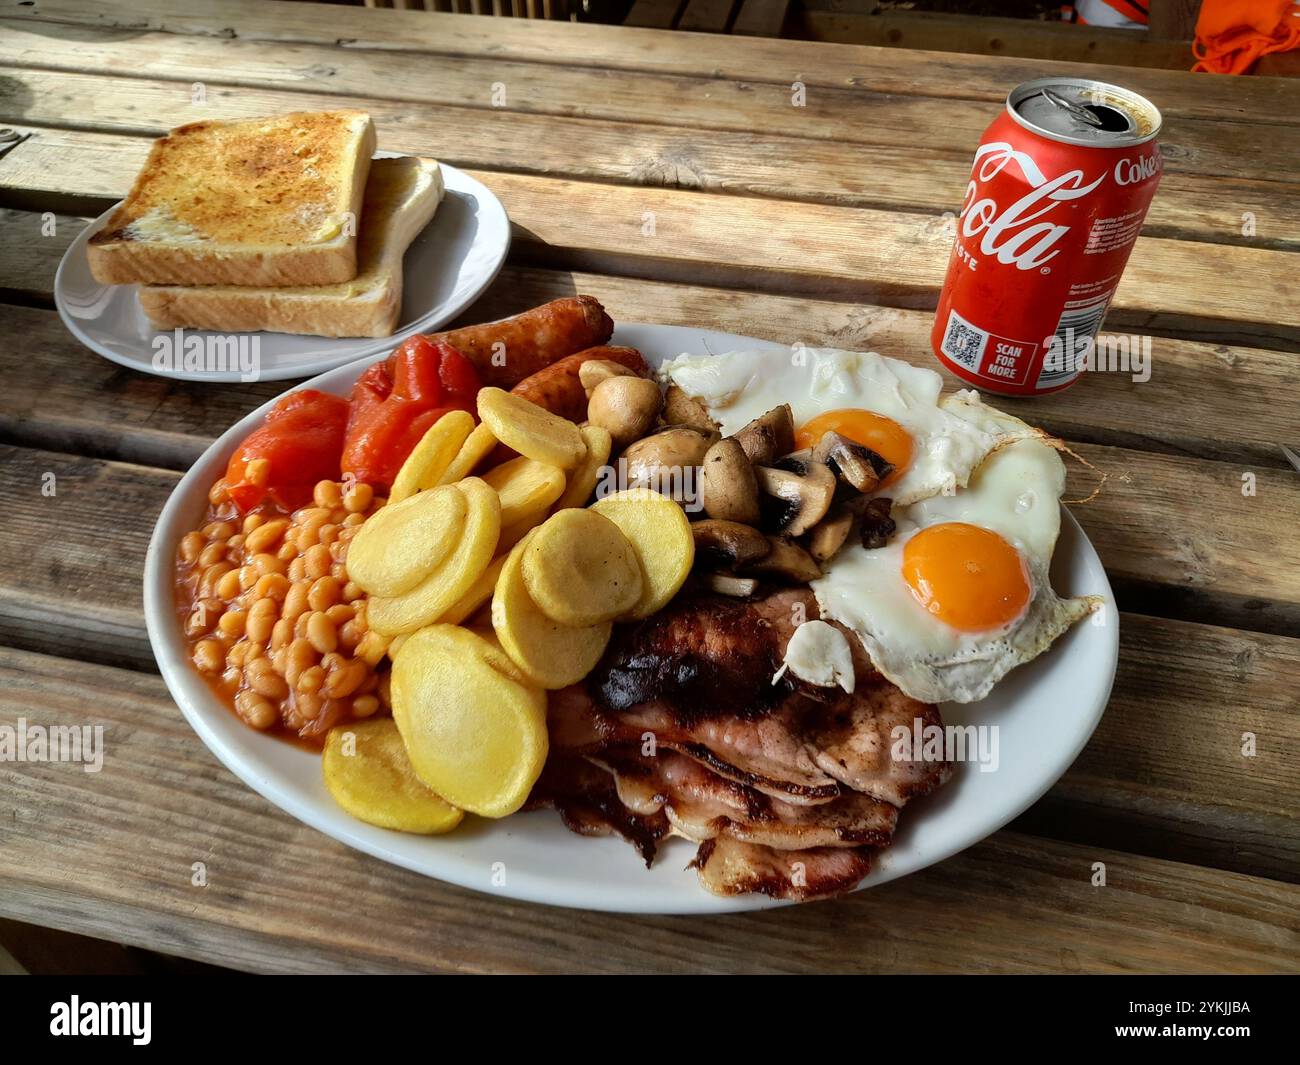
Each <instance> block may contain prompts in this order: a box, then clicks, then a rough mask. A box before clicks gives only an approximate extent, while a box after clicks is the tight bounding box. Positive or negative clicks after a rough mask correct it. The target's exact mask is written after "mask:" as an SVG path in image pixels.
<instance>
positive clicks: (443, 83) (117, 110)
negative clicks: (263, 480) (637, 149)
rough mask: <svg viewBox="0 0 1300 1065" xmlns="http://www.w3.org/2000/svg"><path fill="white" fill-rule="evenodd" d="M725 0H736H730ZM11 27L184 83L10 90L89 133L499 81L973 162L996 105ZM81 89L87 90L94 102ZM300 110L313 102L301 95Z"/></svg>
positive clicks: (39, 60) (1234, 148)
mask: <svg viewBox="0 0 1300 1065" xmlns="http://www.w3.org/2000/svg"><path fill="white" fill-rule="evenodd" d="M718 2H720V3H722V4H724V5H727V4H729V3H730V2H731V0H718ZM728 9H729V8H728ZM5 25H6V27H7V29H8V28H9V27H12V30H11V31H9V32H6V33H5V34H3V35H0V49H3V51H0V59H5V60H8V61H11V62H12V64H13V65H14V66H16V67H22V68H30V67H35V68H38V69H46V68H50V67H53V68H56V69H60V70H63V71H70V72H90V73H110V72H111V73H115V74H119V75H128V76H130V77H132V78H134V77H136V76H137V75H145V74H148V75H155V76H157V77H161V78H165V79H169V80H172V81H174V82H177V84H173V85H171V86H170V88H169V89H167V90H166V91H165V92H163V93H161V94H160V93H159V92H158V91H157V90H154V91H153V92H152V93H151V91H150V89H149V87H147V86H141V85H137V84H133V83H132V82H123V83H120V84H118V85H112V84H110V83H86V88H85V90H84V91H82V92H80V93H78V92H76V90H75V89H72V90H69V89H68V88H65V87H64V85H63V83H61V82H59V81H57V80H55V81H53V82H50V83H49V84H40V83H37V84H31V85H25V84H24V79H25V77H26V76H27V75H24V74H19V73H18V72H15V73H14V75H13V76H14V77H15V78H17V79H18V80H17V81H15V83H13V84H12V85H5V86H4V88H5V89H6V94H7V95H8V96H10V97H11V99H12V100H13V103H14V104H17V105H19V106H20V107H22V108H25V110H18V113H15V114H13V115H12V116H11V117H13V118H15V119H21V120H22V121H25V122H30V123H32V124H37V125H39V124H41V123H42V122H48V123H49V124H53V125H64V124H67V123H68V117H69V116H75V118H74V119H73V121H72V124H74V125H78V126H80V127H81V128H93V124H94V123H96V122H97V121H99V122H109V123H112V124H114V125H118V126H124V125H128V124H130V123H132V122H134V123H135V126H136V128H139V127H140V125H141V124H142V123H148V124H149V125H148V128H149V129H151V130H154V129H158V128H159V126H161V128H163V129H165V128H166V126H167V123H160V122H159V120H157V119H155V118H153V114H154V112H153V106H152V105H153V103H154V102H155V100H154V99H151V95H152V96H155V97H156V96H159V95H161V96H162V101H163V103H164V106H169V107H170V108H172V109H175V108H178V107H183V108H184V115H185V117H184V118H183V119H182V120H181V121H193V120H194V119H195V118H196V117H205V118H206V117H214V116H215V112H214V111H213V110H212V109H211V108H209V107H208V106H207V104H206V100H208V99H212V98H216V99H217V100H219V99H220V98H222V97H228V96H230V95H233V94H235V93H234V89H233V88H232V87H236V86H237V87H239V88H241V89H263V88H266V87H268V86H274V87H276V88H283V89H293V90H295V91H315V92H318V93H325V94H351V95H354V96H364V97H366V98H368V99H372V100H384V99H388V100H405V101H410V102H419V103H431V104H439V105H448V104H450V105H460V106H468V107H475V108H479V109H490V108H492V107H494V106H496V104H497V102H499V96H498V97H497V98H495V99H494V97H493V92H494V90H493V88H492V86H494V85H502V86H504V87H505V92H506V96H505V106H506V107H507V108H509V109H511V110H515V111H527V112H533V113H539V114H558V115H572V116H580V117H586V118H603V119H614V120H621V121H630V122H638V123H640V122H652V123H655V124H658V125H669V126H687V127H691V128H697V129H726V130H731V131H757V132H763V133H766V134H780V135H784V136H791V137H799V138H816V139H830V140H836V141H844V142H849V143H858V144H871V145H893V146H915V145H916V143H917V133H918V131H921V132H922V133H923V134H924V137H923V140H922V144H923V145H924V147H926V148H927V149H930V150H934V151H948V152H953V153H958V154H961V155H963V156H965V157H966V159H967V161H968V160H969V158H970V156H971V154H972V153H973V152H974V149H975V146H976V144H978V142H979V138H980V134H981V133H982V132H983V130H984V128H985V127H986V126H987V125H988V124H989V122H990V121H992V119H993V118H994V116H995V114H996V111H995V110H994V109H993V108H990V107H989V106H988V105H987V104H986V103H985V102H983V101H967V100H935V99H931V98H927V97H924V96H909V95H891V94H882V93H875V92H870V91H867V90H864V89H857V88H830V87H827V88H822V89H819V90H817V91H812V92H808V91H805V93H804V94H803V96H802V101H801V104H800V105H799V106H792V92H791V83H789V82H785V83H764V82H756V81H749V80H724V79H720V78H717V77H714V76H710V77H707V78H700V77H694V78H691V77H677V76H666V75H652V74H636V73H622V74H620V75H619V76H617V77H613V76H610V75H609V74H608V73H606V72H600V71H591V70H582V69H576V68H575V69H570V68H561V67H556V66H551V65H548V66H539V65H538V64H534V63H511V62H508V61H505V60H503V59H501V58H498V57H495V56H494V57H491V58H487V59H484V58H457V57H447V58H444V59H441V60H440V61H439V62H438V64H437V67H436V77H434V76H430V70H429V63H428V60H427V59H425V58H424V57H421V56H403V55H400V54H393V53H383V52H340V50H339V49H337V48H321V47H318V46H308V45H293V46H285V45H264V44H257V43H249V42H244V41H241V40H224V39H216V40H214V39H210V38H204V37H190V38H186V37H177V36H175V35H169V34H152V35H149V36H147V37H143V38H141V37H136V38H132V39H130V40H125V41H123V40H111V39H110V40H103V39H102V38H101V39H100V40H98V41H95V40H91V41H84V40H78V41H75V42H68V43H67V44H66V45H64V46H63V47H59V46H58V45H57V43H54V44H52V43H51V42H50V41H49V39H48V38H47V37H43V36H41V35H39V34H33V33H31V32H29V31H26V30H25V29H24V27H23V26H22V24H17V25H15V24H14V23H12V22H10V23H6V24H5ZM196 81H197V82H202V83H203V84H204V85H205V86H206V87H207V90H206V91H207V95H206V97H205V104H204V105H203V106H201V107H196V106H195V105H194V104H193V100H192V96H193V85H194V83H195V82H196ZM64 93H67V96H66V98H65V96H64ZM82 98H88V102H89V105H90V106H89V108H88V109H87V108H86V107H84V106H83V105H82ZM279 106H281V107H284V106H286V105H284V104H281V105H279ZM287 106H293V105H292V104H290V105H287ZM298 106H301V107H309V106H314V105H313V104H311V103H308V102H306V101H303V102H301V103H300V104H299V105H298ZM387 110H388V111H389V112H392V117H391V118H390V120H389V122H390V124H391V125H394V126H396V125H398V124H399V123H402V122H404V121H405V120H406V119H407V118H409V116H410V108H391V107H390V108H388V109H387ZM379 117H380V116H379V114H378V113H377V114H376V118H377V120H378V119H379ZM429 117H430V118H433V119H436V118H437V115H436V114H433V115H430V116H429ZM1161 142H1162V145H1163V146H1164V154H1165V157H1166V158H1165V166H1166V168H1167V169H1168V170H1169V171H1170V172H1177V173H1196V174H1201V175H1205V176H1210V177H1219V176H1224V175H1228V176H1235V177H1238V178H1248V179H1257V180H1258V179H1267V180H1271V181H1282V182H1289V181H1294V180H1295V174H1296V172H1297V170H1300V142H1296V143H1294V144H1293V143H1292V142H1291V140H1290V139H1280V140H1279V143H1277V144H1276V145H1275V146H1274V148H1273V150H1272V151H1270V152H1269V153H1268V154H1267V156H1260V154H1259V153H1258V152H1257V151H1255V148H1256V147H1257V143H1258V134H1257V133H1256V128H1255V126H1254V125H1252V124H1250V123H1243V122H1239V121H1226V122H1225V121H1216V120H1210V119H1196V118H1183V117H1180V116H1172V117H1170V118H1169V119H1168V120H1167V122H1166V125H1165V128H1164V130H1163V132H1162V134H1161ZM569 147H570V150H572V146H569Z"/></svg>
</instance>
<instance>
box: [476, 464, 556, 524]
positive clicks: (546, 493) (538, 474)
mask: <svg viewBox="0 0 1300 1065" xmlns="http://www.w3.org/2000/svg"><path fill="white" fill-rule="evenodd" d="M483 480H484V481H486V482H487V483H488V484H490V485H491V486H492V487H493V488H495V489H496V490H497V495H498V496H500V497H501V524H502V526H504V527H506V528H509V527H510V526H512V525H518V524H519V523H520V522H523V521H527V520H528V519H529V518H534V517H535V518H537V519H538V520H540V519H541V518H542V517H543V516H545V514H546V513H547V511H549V510H550V509H551V504H552V503H554V502H555V501H556V500H557V499H559V498H560V495H561V494H562V493H563V492H564V484H565V481H564V471H563V470H562V469H560V468H559V467H558V466H553V465H551V464H550V463H547V462H538V461H537V460H536V459H530V458H527V457H524V456H520V457H519V458H517V459H511V460H510V461H509V462H503V463H501V465H500V466H496V467H494V468H493V469H490V470H488V471H487V473H485V474H483Z"/></svg>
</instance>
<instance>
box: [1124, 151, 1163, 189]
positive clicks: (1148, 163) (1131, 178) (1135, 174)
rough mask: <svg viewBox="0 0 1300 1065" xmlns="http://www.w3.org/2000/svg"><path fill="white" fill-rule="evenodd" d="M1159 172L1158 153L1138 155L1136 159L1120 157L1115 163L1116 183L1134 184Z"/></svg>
mask: <svg viewBox="0 0 1300 1065" xmlns="http://www.w3.org/2000/svg"><path fill="white" fill-rule="evenodd" d="M1158 173H1160V153H1159V152H1158V151H1154V152H1152V153H1151V154H1150V155H1140V156H1138V157H1137V158H1136V159H1121V160H1120V161H1119V162H1118V163H1116V164H1115V184H1116V185H1136V184H1137V183H1138V182H1139V181H1147V180H1148V179H1150V178H1153V177H1155V176H1156V175H1157V174H1158Z"/></svg>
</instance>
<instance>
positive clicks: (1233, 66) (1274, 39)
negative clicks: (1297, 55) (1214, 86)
mask: <svg viewBox="0 0 1300 1065" xmlns="http://www.w3.org/2000/svg"><path fill="white" fill-rule="evenodd" d="M1297 47H1300V6H1297V5H1296V4H1295V3H1294V0H1205V2H1204V3H1203V4H1202V5H1201V14H1200V17H1199V18H1197V20H1196V40H1195V41H1193V42H1192V54H1193V55H1195V56H1196V60H1197V61H1196V64H1195V65H1194V66H1193V67H1192V69H1193V70H1199V71H1206V72H1209V73H1211V74H1245V73H1247V72H1248V71H1249V70H1250V68H1251V67H1252V66H1254V65H1255V62H1256V60H1258V59H1259V57H1260V56H1262V55H1268V54H1269V53H1270V52H1289V51H1290V50H1291V49H1293V48H1297Z"/></svg>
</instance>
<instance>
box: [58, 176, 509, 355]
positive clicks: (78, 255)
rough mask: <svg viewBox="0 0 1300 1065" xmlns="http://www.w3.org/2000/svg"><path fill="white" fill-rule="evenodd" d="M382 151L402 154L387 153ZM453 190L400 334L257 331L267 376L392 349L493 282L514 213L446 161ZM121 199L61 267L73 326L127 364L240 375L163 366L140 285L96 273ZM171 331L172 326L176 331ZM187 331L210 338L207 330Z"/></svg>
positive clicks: (431, 234) (412, 288)
mask: <svg viewBox="0 0 1300 1065" xmlns="http://www.w3.org/2000/svg"><path fill="white" fill-rule="evenodd" d="M377 154H378V155H379V156H381V157H392V155H393V154H394V153H391V152H379V153H377ZM441 166H442V177H443V182H444V184H445V185H446V189H447V192H446V195H445V196H444V197H443V199H442V203H440V204H439V205H438V210H437V211H436V212H435V213H434V216H433V219H432V221H430V222H429V224H428V225H427V226H425V227H424V230H423V231H422V232H421V233H420V235H419V236H417V237H416V238H415V240H414V241H412V242H411V246H410V247H409V248H408V249H407V251H406V256H405V258H404V259H403V260H402V274H403V281H402V313H401V317H400V318H399V319H398V322H399V324H398V327H397V332H396V333H394V334H393V335H392V336H390V337H379V338H375V337H345V338H341V339H331V338H330V337H311V336H295V335H293V334H291V333H266V332H261V333H248V334H246V335H247V336H250V337H257V338H259V347H260V355H261V372H260V373H259V374H258V376H257V380H261V381H283V380H285V379H286V378H294V377H307V376H308V375H310V374H318V373H323V372H324V371H325V370H332V369H333V368H334V367H336V366H342V365H343V364H344V363H348V362H352V361H354V360H356V359H361V358H365V357H366V356H367V355H372V354H374V353H376V352H379V351H383V352H385V353H387V352H389V351H392V349H393V348H394V347H396V345H397V343H398V342H399V341H400V340H402V339H403V338H404V337H408V336H410V335H411V334H412V333H427V332H430V331H431V330H434V329H436V328H437V327H438V326H440V325H442V324H443V323H444V322H447V321H450V320H451V319H452V318H454V317H456V315H458V314H459V313H460V312H461V311H463V310H464V309H465V308H466V307H468V306H469V305H470V304H471V303H473V302H474V301H475V300H476V299H478V297H479V296H480V295H481V294H482V293H483V290H484V289H486V288H487V287H488V285H490V284H492V281H493V279H495V278H496V276H497V273H498V272H499V271H500V269H501V264H502V263H504V262H505V258H506V252H507V251H508V250H509V248H510V219H509V218H507V217H506V210H505V208H504V207H503V206H501V201H500V200H498V199H497V198H496V196H495V195H493V193H492V191H491V190H490V189H489V188H488V187H487V186H486V185H484V184H483V183H482V182H481V181H476V180H475V179H474V178H472V177H470V176H469V175H468V174H466V173H465V172H464V171H462V170H457V169H456V168H455V167H454V166H448V165H447V164H446V163H442V164H441ZM116 209H117V208H116V207H113V208H110V209H109V210H107V211H105V212H104V213H103V214H102V215H100V216H99V217H98V218H97V219H95V221H94V222H93V223H91V224H90V225H89V226H87V227H86V228H85V229H84V230H83V231H82V232H81V234H80V235H79V236H78V237H77V239H76V240H74V241H73V242H72V244H71V245H70V246H69V248H68V250H67V251H66V252H65V253H64V256H63V261H62V262H61V263H60V264H59V269H58V272H57V273H56V274H55V275H54V303H55V306H57V307H58V309H59V317H61V318H62V319H63V324H64V325H66V326H67V327H68V330H69V331H70V332H71V333H72V335H73V336H75V337H76V338H77V339H78V340H80V341H81V342H82V343H83V344H85V345H86V347H88V348H90V350H91V351H93V352H95V353H96V354H97V355H102V356H103V357H104V358H106V359H110V360H112V361H113V362H116V363H118V364H120V365H122V366H126V367H128V368H130V369H132V370H139V371H141V372H142V373H151V374H157V375H159V376H162V377H173V378H176V379H177V380H181V381H239V380H241V379H242V378H241V377H240V374H239V371H238V370H200V371H185V370H165V371H164V370H159V369H157V368H155V366H154V365H153V352H154V347H153V340H154V337H156V336H158V335H159V334H158V331H157V330H155V329H154V327H153V324H152V323H151V322H150V321H149V319H148V318H146V317H145V313H144V311H143V310H142V309H141V307H140V301H139V300H138V299H137V298H136V286H135V285H101V284H100V283H99V282H98V281H96V280H95V279H94V277H93V276H91V273H90V262H89V260H88V259H87V257H86V243H87V242H88V241H89V240H90V238H91V236H92V235H93V234H95V233H96V232H98V231H99V229H100V228H102V226H103V225H104V223H105V222H107V221H108V217H109V215H111V214H112V213H113V211H115V210H116ZM166 335H170V334H166ZM185 335H186V336H200V337H210V336H215V335H217V334H215V333H213V332H211V331H209V330H205V329H187V330H186V331H185Z"/></svg>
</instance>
